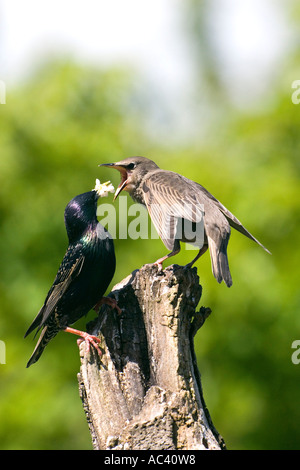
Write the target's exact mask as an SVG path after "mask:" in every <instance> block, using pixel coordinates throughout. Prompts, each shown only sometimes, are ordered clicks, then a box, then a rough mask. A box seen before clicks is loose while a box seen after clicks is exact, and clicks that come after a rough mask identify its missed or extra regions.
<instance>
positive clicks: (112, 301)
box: [94, 297, 122, 315]
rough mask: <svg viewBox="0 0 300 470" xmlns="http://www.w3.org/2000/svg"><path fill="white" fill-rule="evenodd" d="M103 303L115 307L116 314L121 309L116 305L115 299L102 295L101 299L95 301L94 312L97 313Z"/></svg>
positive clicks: (119, 312) (119, 313)
mask: <svg viewBox="0 0 300 470" xmlns="http://www.w3.org/2000/svg"><path fill="white" fill-rule="evenodd" d="M103 304H105V305H109V306H110V307H111V308H113V309H116V310H117V312H118V315H121V313H122V309H121V308H120V307H119V306H118V303H117V301H116V299H113V298H111V297H102V299H101V300H99V302H97V303H96V305H95V307H94V310H95V312H97V313H99V310H100V307H101V306H102V305H103Z"/></svg>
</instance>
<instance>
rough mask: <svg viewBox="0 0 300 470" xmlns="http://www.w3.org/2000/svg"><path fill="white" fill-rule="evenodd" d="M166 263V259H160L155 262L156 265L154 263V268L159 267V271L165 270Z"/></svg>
mask: <svg viewBox="0 0 300 470" xmlns="http://www.w3.org/2000/svg"><path fill="white" fill-rule="evenodd" d="M164 261H165V257H164V258H160V259H158V260H157V261H155V263H153V266H157V267H158V270H159V271H162V270H163V262H164Z"/></svg>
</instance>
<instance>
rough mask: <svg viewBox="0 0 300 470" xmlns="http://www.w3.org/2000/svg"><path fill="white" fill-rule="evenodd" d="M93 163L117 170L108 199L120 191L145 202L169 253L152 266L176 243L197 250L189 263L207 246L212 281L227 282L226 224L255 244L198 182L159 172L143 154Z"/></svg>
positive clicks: (174, 248) (173, 252)
mask: <svg viewBox="0 0 300 470" xmlns="http://www.w3.org/2000/svg"><path fill="white" fill-rule="evenodd" d="M99 166H107V167H110V168H115V169H117V170H119V172H120V173H121V182H120V184H119V186H118V188H117V190H116V192H115V196H114V199H116V197H117V196H118V195H119V194H120V192H121V191H122V190H123V189H124V190H125V191H128V192H129V194H130V196H131V197H132V199H133V200H134V201H136V202H139V203H140V204H143V205H144V206H146V208H147V210H148V212H149V215H150V217H151V220H152V222H153V224H154V226H155V228H156V230H157V231H158V234H159V236H160V238H161V239H162V241H163V243H164V244H165V246H166V247H167V248H168V250H170V253H169V254H167V255H166V256H164V257H163V258H160V259H158V260H157V261H156V262H155V264H158V265H160V266H162V263H163V261H165V260H166V259H167V258H170V257H171V256H174V255H176V254H177V253H179V251H180V241H183V242H188V243H191V244H193V245H194V246H196V247H198V248H199V252H198V254H197V256H196V257H195V258H194V259H193V260H192V261H191V262H190V263H189V264H188V265H187V266H192V265H193V264H194V263H195V261H196V260H197V259H198V258H199V257H200V256H201V255H202V254H203V253H205V251H206V250H207V248H209V252H210V258H211V266H212V272H213V275H214V277H215V278H216V280H217V281H218V282H219V283H220V282H222V281H224V282H225V284H226V285H227V286H228V287H230V286H231V285H232V279H231V274H230V271H229V265H228V258H227V245H228V241H229V237H230V226H231V227H233V228H235V229H236V230H238V231H239V232H241V233H242V234H243V235H245V236H246V237H248V238H250V239H251V240H253V241H255V242H256V243H258V244H259V245H260V246H261V247H262V248H263V249H264V250H266V251H267V252H268V253H270V252H269V250H267V249H266V248H265V247H264V246H263V245H262V244H261V243H260V242H259V241H258V240H256V238H254V237H253V235H251V233H249V232H248V231H247V230H246V229H245V227H243V225H242V224H241V222H240V221H239V220H238V219H237V218H236V217H235V216H234V215H233V214H231V212H229V210H227V209H226V207H224V206H223V205H222V204H221V203H220V202H219V201H218V200H217V199H216V198H215V197H214V196H212V195H211V194H210V193H209V192H208V191H207V190H206V189H205V188H204V187H203V186H201V185H200V184H198V183H195V182H194V181H192V180H189V179H188V178H185V177H184V176H182V175H179V174H178V173H174V172H173V171H166V170H161V169H160V168H159V167H158V166H157V165H156V163H154V162H153V161H152V160H149V159H148V158H145V157H130V158H126V159H124V160H121V161H119V162H117V163H104V164H102V165H99Z"/></svg>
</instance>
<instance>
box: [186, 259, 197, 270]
mask: <svg viewBox="0 0 300 470" xmlns="http://www.w3.org/2000/svg"><path fill="white" fill-rule="evenodd" d="M194 264H195V261H191V262H190V263H188V264H186V265H185V266H184V267H185V268H186V269H189V268H191V267H192V266H193V265H194Z"/></svg>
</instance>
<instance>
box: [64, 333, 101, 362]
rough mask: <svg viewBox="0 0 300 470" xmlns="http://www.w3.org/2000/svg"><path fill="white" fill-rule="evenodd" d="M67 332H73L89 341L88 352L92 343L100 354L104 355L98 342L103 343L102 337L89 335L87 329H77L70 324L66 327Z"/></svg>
mask: <svg viewBox="0 0 300 470" xmlns="http://www.w3.org/2000/svg"><path fill="white" fill-rule="evenodd" d="M64 331H65V332H66V333H72V334H73V335H77V336H81V338H83V339H84V341H87V352H89V350H90V345H91V344H92V345H93V346H94V348H95V349H96V350H97V351H98V354H99V356H100V357H101V356H102V352H101V349H100V348H99V346H98V344H99V343H101V340H100V338H98V337H97V336H94V335H89V334H88V333H86V332H85V331H80V330H75V329H74V328H70V327H69V326H68V327H67V328H65V329H64Z"/></svg>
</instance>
